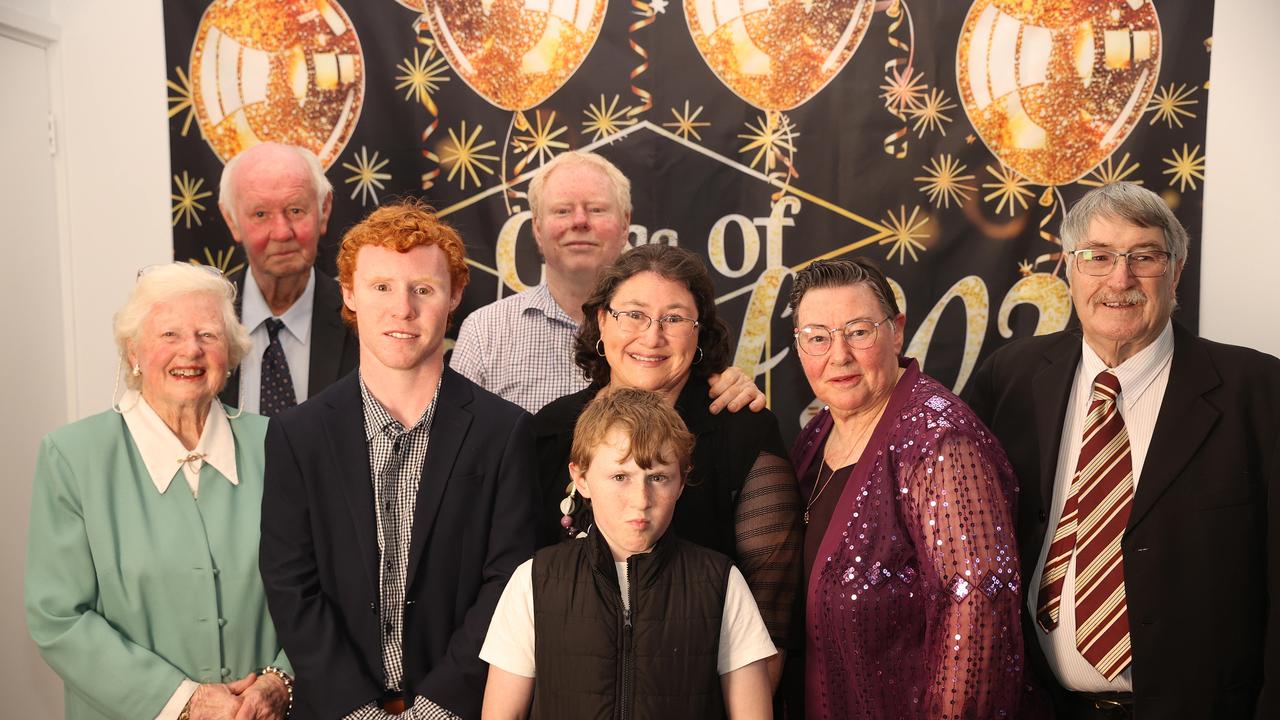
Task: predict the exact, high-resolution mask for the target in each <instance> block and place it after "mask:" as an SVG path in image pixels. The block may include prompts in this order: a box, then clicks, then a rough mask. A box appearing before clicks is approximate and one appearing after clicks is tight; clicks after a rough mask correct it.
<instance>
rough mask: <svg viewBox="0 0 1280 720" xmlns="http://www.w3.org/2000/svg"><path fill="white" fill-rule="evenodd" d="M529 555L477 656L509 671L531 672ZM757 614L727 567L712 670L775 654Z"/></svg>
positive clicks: (622, 572) (622, 583) (621, 569)
mask: <svg viewBox="0 0 1280 720" xmlns="http://www.w3.org/2000/svg"><path fill="white" fill-rule="evenodd" d="M614 566H615V567H616V569H617V572H618V585H619V587H620V589H621V590H622V597H623V602H624V603H625V602H627V597H628V593H627V564H626V563H625V562H620V563H614ZM533 634H534V633H533V560H526V561H525V562H524V563H523V564H521V565H520V567H518V568H516V570H515V572H513V573H512V574H511V580H510V581H508V582H507V588H506V589H505V590H503V591H502V598H501V599H499V600H498V607H497V609H496V610H494V613H493V621H492V622H490V623H489V633H488V635H486V636H485V639H484V647H482V648H480V659H481V660H484V661H485V662H487V663H489V664H490V665H493V666H495V667H499V668H502V669H503V670H506V671H507V672H509V673H511V674H512V675H519V676H521V677H528V678H531V677H534V676H535V675H536V673H535V663H534V659H533V658H534V655H533V651H534V638H533ZM777 652H778V651H777V649H775V648H774V647H773V641H772V640H770V639H769V631H768V629H766V628H765V626H764V620H762V619H761V618H760V610H759V609H758V608H757V607H756V599H755V598H754V597H752V596H751V589H750V588H749V587H747V581H746V579H745V578H743V577H742V573H741V572H739V571H738V568H737V567H733V568H731V569H730V570H729V582H728V587H726V588H725V594H724V613H723V614H722V615H721V619H720V649H719V652H718V653H717V657H716V673H717V674H719V675H724V674H726V673H730V672H733V671H734V670H737V669H738V668H741V667H745V666H747V665H750V664H751V663H753V662H755V661H757V660H762V659H764V658H767V657H771V656H773V655H774V654H775V653H777Z"/></svg>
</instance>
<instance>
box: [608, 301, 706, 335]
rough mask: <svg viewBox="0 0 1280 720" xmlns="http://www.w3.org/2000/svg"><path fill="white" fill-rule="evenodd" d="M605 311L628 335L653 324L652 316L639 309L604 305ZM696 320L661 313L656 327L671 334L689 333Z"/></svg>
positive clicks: (639, 331) (695, 324) (695, 327)
mask: <svg viewBox="0 0 1280 720" xmlns="http://www.w3.org/2000/svg"><path fill="white" fill-rule="evenodd" d="M604 310H605V312H607V313H609V314H610V315H612V316H613V319H614V320H616V321H617V323H618V329H619V330H621V331H622V332H624V333H627V334H628V335H634V334H639V333H642V332H644V331H646V330H648V329H649V327H650V326H652V325H653V318H651V317H649V316H648V315H646V314H645V313H642V312H640V311H639V310H614V309H613V308H611V307H606V308H605V309H604ZM698 324H699V323H698V321H697V320H694V319H693V318H687V317H683V316H681V315H671V314H668V315H662V316H660V317H659V318H658V329H659V330H661V331H662V332H664V333H666V334H668V335H671V336H677V335H684V336H687V335H690V334H692V333H693V332H695V331H696V330H697V329H698Z"/></svg>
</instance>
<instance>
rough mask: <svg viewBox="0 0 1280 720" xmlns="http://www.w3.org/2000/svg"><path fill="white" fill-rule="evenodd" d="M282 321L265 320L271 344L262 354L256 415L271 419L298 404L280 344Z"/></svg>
mask: <svg viewBox="0 0 1280 720" xmlns="http://www.w3.org/2000/svg"><path fill="white" fill-rule="evenodd" d="M283 327H284V321H283V320H281V319H279V318H267V334H268V335H270V336H271V343H270V344H268V345H267V349H266V350H265V351H263V353H262V394H261V395H260V396H259V397H260V399H259V401H258V413H259V414H261V415H265V416H267V417H271V416H273V415H275V414H277V413H280V412H283V411H285V410H288V409H289V408H291V407H293V406H294V405H297V404H298V400H297V398H296V397H294V394H293V377H292V376H290V375H289V361H288V360H286V359H285V356H284V347H283V346H282V345H281V344H280V329H281V328H283Z"/></svg>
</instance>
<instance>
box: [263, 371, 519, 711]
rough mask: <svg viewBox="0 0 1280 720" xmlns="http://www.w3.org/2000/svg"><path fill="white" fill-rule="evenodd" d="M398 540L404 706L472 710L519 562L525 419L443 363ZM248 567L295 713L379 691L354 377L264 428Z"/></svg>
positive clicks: (374, 582)
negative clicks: (483, 652) (290, 671)
mask: <svg viewBox="0 0 1280 720" xmlns="http://www.w3.org/2000/svg"><path fill="white" fill-rule="evenodd" d="M437 403H438V404H437V406H436V414H435V420H434V422H433V425H432V428H431V440H430V444H429V445H428V448H427V456H426V461H425V463H424V465H423V469H422V482H421V485H420V486H419V489H418V497H417V503H416V505H415V507H414V517H413V531H412V535H411V538H410V543H409V564H408V578H407V587H406V591H405V608H404V638H403V640H404V645H403V647H404V681H403V687H404V689H405V695H406V696H407V698H410V699H411V698H412V697H414V696H416V695H421V696H423V697H426V698H429V699H430V700H432V701H433V702H435V703H437V704H439V705H441V706H443V707H444V708H446V709H448V710H450V711H451V712H453V713H456V714H457V715H460V716H461V717H463V718H476V717H479V715H480V702H481V700H482V698H483V696H484V686H485V679H486V677H487V673H488V666H487V665H486V664H485V663H484V662H483V661H481V660H480V658H479V654H480V646H481V644H482V642H483V641H484V636H485V633H486V632H487V631H488V628H489V620H490V619H491V617H492V615H493V611H494V607H495V606H496V605H497V602H498V597H499V596H500V595H501V594H502V590H503V588H504V587H505V585H506V582H507V578H508V577H510V575H511V572H512V571H513V570H515V568H516V566H517V565H519V564H520V563H521V562H524V561H525V560H527V559H528V558H529V557H531V556H532V555H533V551H534V499H535V497H536V494H537V484H536V479H535V476H534V475H533V472H532V468H533V467H534V464H533V457H534V454H533V432H532V424H531V418H530V416H529V414H528V413H526V412H525V411H523V410H521V409H520V408H518V407H516V406H515V405H512V404H511V403H509V402H507V401H505V400H502V399H501V398H498V397H497V396H495V395H492V394H490V393H488V392H486V391H485V390H482V389H481V388H480V387H478V386H477V385H475V384H474V383H472V382H471V381H470V380H467V379H466V378H464V377H462V376H461V375H459V374H458V373H456V372H454V371H452V370H450V369H448V368H445V369H444V371H443V377H442V381H441V386H440V397H439V399H438V401H437ZM266 449H267V460H266V482H265V488H264V491H263V498H262V546H261V550H260V558H259V564H260V567H261V570H262V579H263V583H264V585H265V587H266V593H267V604H268V607H269V608H270V610H271V615H272V618H273V619H274V620H275V623H276V629H277V632H278V633H279V635H280V640H281V644H282V645H283V646H284V648H285V652H286V653H287V654H288V656H289V660H290V662H291V663H292V664H293V667H294V670H295V671H296V672H297V682H296V685H295V689H294V711H293V717H295V718H340V717H343V716H345V715H347V714H348V713H349V712H351V711H352V710H354V709H356V708H358V707H360V706H362V705H365V704H366V703H368V702H370V701H373V700H378V699H380V698H381V697H382V695H383V688H384V684H383V682H384V675H383V671H382V643H381V625H380V620H379V614H378V605H379V592H378V558H379V556H378V541H377V529H376V527H375V515H374V495H373V482H372V480H371V479H370V475H369V473H370V470H369V452H368V445H367V443H366V441H365V429H364V413H363V406H362V404H361V397H360V385H359V376H358V374H356V373H352V374H350V375H348V376H346V377H345V378H343V379H342V380H339V381H338V382H337V383H336V384H334V385H333V386H331V387H330V388H329V389H328V390H325V391H324V392H322V393H320V394H319V395H317V396H316V397H315V398H313V399H311V400H309V401H307V402H306V403H303V404H302V405H299V406H298V407H295V408H291V409H290V410H287V411H285V412H283V413H281V414H280V415H278V416H276V417H275V418H272V420H271V422H270V425H269V426H268V429H267V439H266Z"/></svg>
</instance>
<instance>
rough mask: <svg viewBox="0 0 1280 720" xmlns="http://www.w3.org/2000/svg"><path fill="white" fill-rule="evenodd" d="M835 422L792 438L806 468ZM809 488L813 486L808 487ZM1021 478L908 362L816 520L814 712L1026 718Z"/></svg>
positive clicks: (809, 676) (824, 419) (810, 651)
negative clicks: (1016, 518)
mask: <svg viewBox="0 0 1280 720" xmlns="http://www.w3.org/2000/svg"><path fill="white" fill-rule="evenodd" d="M831 427H832V419H831V415H830V414H829V413H828V412H827V411H825V410H824V411H822V412H821V413H819V414H818V416H817V417H815V418H814V419H813V420H812V421H811V422H810V423H809V424H808V425H807V426H806V427H805V429H804V430H803V431H802V432H801V434H800V436H799V437H798V438H797V440H796V444H795V447H794V449H793V451H792V460H793V461H794V463H795V465H796V474H797V475H798V476H804V474H805V470H806V469H807V468H808V467H809V465H810V464H811V463H813V462H821V460H822V458H821V455H819V450H820V449H821V447H822V446H823V444H824V443H823V441H824V440H825V438H826V436H827V434H828V433H830V431H831ZM806 491H808V492H812V488H806ZM1016 499H1017V482H1016V480H1015V478H1014V475H1013V470H1012V469H1011V468H1010V466H1009V462H1008V460H1007V459H1006V458H1005V454H1004V451H1003V450H1002V449H1001V448H1000V445H999V444H998V443H997V441H996V439H995V437H994V436H993V435H992V434H991V432H990V431H989V430H987V428H986V427H985V426H984V425H983V424H982V423H981V421H979V420H978V419H977V418H976V416H975V415H974V414H973V412H972V411H971V410H970V409H969V407H968V406H967V405H965V404H964V403H963V402H962V401H961V400H960V399H959V398H957V397H956V396H955V395H953V394H952V393H951V392H950V391H949V390H947V389H946V388H945V387H943V386H942V385H941V384H939V383H938V382H937V381H936V380H934V379H933V378H930V377H928V376H927V375H924V374H923V373H921V372H920V369H919V367H918V366H917V365H916V363H915V361H914V360H913V361H910V363H909V364H907V366H906V370H905V372H904V373H903V375H902V378H901V379H900V380H899V381H898V385H897V387H896V388H895V389H894V391H893V395H892V397H891V398H890V400H889V405H888V407H887V408H886V409H885V412H884V415H883V416H882V417H881V419H880V423H879V424H878V425H877V427H876V429H875V431H874V433H873V434H872V436H871V439H870V441H869V442H868V444H867V449H866V450H865V451H864V452H863V454H862V458H861V459H860V460H859V461H858V463H857V465H856V466H855V468H854V471H853V474H852V475H851V476H850V477H849V479H848V481H847V482H846V483H845V486H844V490H843V492H842V493H841V495H840V498H839V501H838V503H837V504H836V509H835V513H834V515H833V516H832V518H831V522H830V524H829V525H828V526H827V527H826V528H825V532H824V529H823V528H819V527H813V526H811V527H809V528H808V532H823V533H824V534H823V537H822V542H821V545H820V546H819V549H818V555H817V558H816V559H815V561H814V565H813V568H812V575H811V577H810V580H809V586H808V588H807V593H806V595H807V601H806V602H807V605H806V614H805V626H806V645H807V647H806V668H805V707H806V715H807V717H808V718H811V719H815V718H830V719H832V720H835V719H837V718H838V719H840V720H844V719H845V718H868V719H870V720H890V719H893V718H921V719H925V718H927V719H929V720H936V719H940V718H1004V717H1010V718H1012V717H1020V716H1021V713H1020V711H1019V704H1020V702H1021V699H1022V697H1023V693H1024V688H1025V683H1024V680H1023V669H1024V657H1023V645H1022V630H1021V626H1020V624H1019V608H1020V603H1021V598H1022V594H1021V592H1020V591H1019V590H1020V588H1019V580H1018V577H1019V576H1018V552H1017V548H1016V546H1015V544H1014V543H1015V540H1014V528H1013V519H1012V512H1013V507H1014V503H1015V502H1016Z"/></svg>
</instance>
